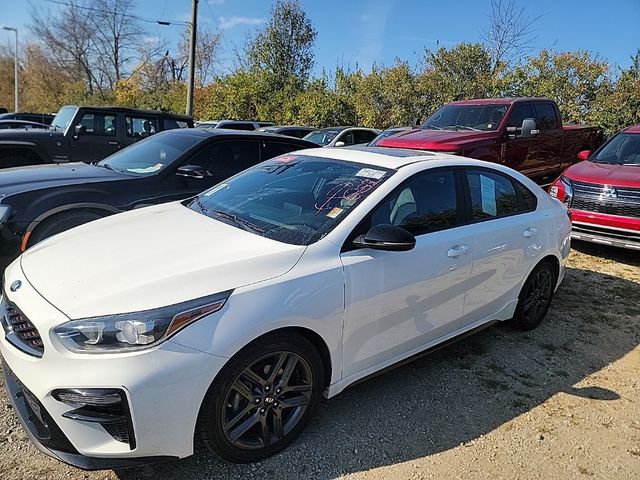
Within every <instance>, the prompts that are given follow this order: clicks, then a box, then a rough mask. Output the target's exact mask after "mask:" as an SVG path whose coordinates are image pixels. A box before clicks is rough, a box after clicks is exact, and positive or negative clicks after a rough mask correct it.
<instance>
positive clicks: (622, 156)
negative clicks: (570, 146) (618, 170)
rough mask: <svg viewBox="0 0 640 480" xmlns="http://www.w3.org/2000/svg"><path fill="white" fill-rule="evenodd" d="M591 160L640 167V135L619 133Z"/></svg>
mask: <svg viewBox="0 0 640 480" xmlns="http://www.w3.org/2000/svg"><path fill="white" fill-rule="evenodd" d="M589 160H591V161H592V162H596V163H611V164H614V165H640V134H637V133H619V134H618V135H616V136H615V137H613V138H612V139H611V140H610V141H609V143H607V144H605V146H604V147H602V150H600V151H599V152H597V153H596V155H595V156H594V157H591V158H590V159H589Z"/></svg>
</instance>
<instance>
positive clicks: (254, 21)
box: [220, 17, 265, 30]
mask: <svg viewBox="0 0 640 480" xmlns="http://www.w3.org/2000/svg"><path fill="white" fill-rule="evenodd" d="M264 20H265V19H264V18H255V17H229V18H227V17H220V28H221V29H223V30H228V29H230V28H233V27H237V26H238V25H260V24H261V23H262V22H264Z"/></svg>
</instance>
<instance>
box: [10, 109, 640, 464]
mask: <svg viewBox="0 0 640 480" xmlns="http://www.w3.org/2000/svg"><path fill="white" fill-rule="evenodd" d="M522 105H524V106H526V109H525V111H524V112H520V110H518V109H519V107H521V106H522ZM448 107H452V108H453V109H448ZM448 107H444V108H447V110H446V111H445V110H443V111H442V112H440V113H438V112H436V114H435V115H434V116H433V117H431V118H430V119H428V120H427V122H426V123H425V124H424V125H423V126H422V127H421V128H420V129H412V128H411V129H404V128H402V129H400V130H398V131H391V132H387V133H388V134H389V135H387V136H386V137H383V138H376V136H378V135H381V134H382V135H383V134H384V133H385V132H380V131H376V130H371V129H363V128H358V127H335V128H328V129H321V130H313V131H312V132H310V133H309V134H307V135H306V137H305V138H306V140H305V139H299V138H294V137H293V136H286V135H282V134H278V133H267V132H262V131H238V129H236V131H233V129H229V128H222V127H220V128H218V127H217V126H216V128H210V127H206V128H205V127H202V128H185V129H179V128H175V129H167V128H162V127H161V124H162V122H161V120H162V121H166V120H165V119H162V118H161V117H158V118H156V117H153V116H152V113H153V112H148V117H145V118H147V120H150V119H151V120H156V122H157V123H155V124H154V125H155V126H156V130H155V131H153V132H151V131H148V130H147V128H145V126H144V125H145V124H144V120H143V119H142V117H138V116H135V117H134V116H132V115H133V114H134V112H132V111H122V112H120V111H117V110H113V109H112V110H110V111H112V112H113V115H114V122H113V123H111V124H110V127H109V128H115V129H116V131H118V130H117V129H120V130H119V131H120V132H122V131H123V129H127V127H131V129H132V131H139V132H140V133H142V132H147V131H148V133H149V135H144V136H143V135H139V136H138V137H136V140H135V141H134V142H131V144H130V145H129V146H127V147H126V148H124V149H122V150H120V151H117V152H116V153H114V154H112V155H110V156H108V157H107V158H105V159H103V160H100V161H97V162H93V163H81V162H72V163H62V164H53V165H40V166H31V167H23V168H12V169H6V170H4V171H0V239H1V240H0V248H2V250H1V251H0V261H4V262H9V261H11V260H12V259H13V258H15V257H16V256H17V255H19V254H20V257H19V258H18V259H17V260H15V261H13V262H12V263H11V264H10V265H9V266H8V268H7V269H6V271H5V275H4V280H3V285H2V296H1V298H0V324H2V328H3V330H4V335H3V336H2V335H0V353H1V354H2V357H3V359H4V365H5V383H6V385H7V388H8V390H9V393H10V399H11V401H12V404H13V406H14V410H15V412H16V414H17V415H18V417H19V418H20V420H21V422H22V423H23V426H24V427H25V430H26V431H27V433H28V435H29V436H30V438H31V439H32V440H33V441H34V442H35V443H36V444H37V445H38V446H39V447H40V449H41V450H42V451H44V452H46V453H48V454H50V455H52V456H54V457H55V458H58V459H60V460H62V461H64V462H67V463H69V464H72V465H75V466H79V467H81V468H87V469H102V468H116V467H127V466H133V465H137V464H142V463H152V462H160V461H166V460H170V459H176V458H183V457H186V456H189V455H191V454H192V453H193V451H194V445H195V443H196V442H200V443H202V444H203V445H204V446H206V447H207V448H208V449H209V450H211V451H212V452H213V453H214V454H216V455H218V456H219V457H221V458H224V459H226V460H229V461H232V462H255V461H258V460H260V459H263V458H266V457H268V456H270V455H273V454H274V453H276V452H278V451H279V450H281V449H282V448H284V447H285V446H286V445H287V444H288V443H290V442H291V441H292V440H293V439H294V438H295V437H296V436H298V435H299V434H300V432H301V431H302V429H303V428H304V426H305V424H306V422H307V421H308V420H309V418H310V417H311V416H312V415H313V412H314V411H315V410H316V409H317V408H318V406H319V405H320V401H319V400H320V397H321V396H322V395H324V396H326V397H333V396H334V395H337V394H338V393H340V392H341V391H342V390H344V389H345V388H346V387H348V386H349V385H351V384H353V383H355V382H358V381H362V380H363V379H365V378H368V377H369V376H371V375H374V374H376V373H378V372H381V371H384V370H386V369H388V368H389V367H391V366H393V365H397V364H399V363H403V362H406V361H408V360H409V359H411V358H414V357H415V356H417V355H422V354H424V353H427V352H429V351H431V350H433V349H435V348H437V347H439V346H442V344H444V343H446V342H450V341H453V340H455V339H457V338H460V337H461V336H463V335H468V334H470V333H472V332H475V331H477V330H479V329H482V328H486V327H487V326H489V325H491V324H493V323H494V322H496V321H511V322H512V323H513V324H514V325H515V326H517V327H519V328H521V329H525V330H529V329H533V328H535V327H536V326H538V325H539V324H540V323H541V321H542V320H543V318H544V317H545V315H546V313H547V311H548V309H549V306H550V304H551V301H552V299H553V295H554V292H555V290H556V288H557V287H558V286H559V284H560V282H561V281H562V279H563V276H564V271H565V264H566V258H567V256H568V254H569V251H570V244H571V237H572V235H573V236H574V237H576V235H579V234H580V232H579V230H578V228H577V226H578V219H579V218H582V217H580V215H581V214H577V213H576V212H577V210H575V209H574V207H580V208H581V207H582V206H583V204H580V203H578V202H579V201H583V202H592V204H593V205H596V207H594V208H609V203H611V204H612V205H613V204H614V203H615V208H616V209H617V210H615V211H613V210H612V211H607V212H599V213H598V215H612V216H615V217H621V216H625V215H627V213H629V212H631V213H633V214H634V215H635V213H634V212H635V210H634V211H632V210H627V208H631V207H628V205H627V204H633V202H636V203H635V205H636V207H637V205H638V204H639V203H640V195H637V193H638V192H640V189H637V188H636V187H635V186H634V185H635V184H633V185H632V183H633V181H632V180H628V182H629V183H628V184H627V183H624V182H625V181H627V180H624V178H627V179H629V178H632V177H633V176H634V173H630V172H631V170H626V172H627V173H626V174H624V173H621V172H623V170H622V169H632V168H638V167H637V164H638V163H640V159H639V158H638V156H639V154H640V148H639V147H640V142H638V141H637V140H638V139H640V127H639V128H638V129H637V130H636V129H629V130H628V131H625V132H622V133H621V134H620V136H618V137H614V138H613V139H611V140H610V141H609V142H608V143H607V144H605V145H604V146H602V147H600V148H598V146H599V144H598V135H601V132H599V131H598V129H595V128H591V127H584V128H577V127H571V128H568V127H562V126H561V125H560V124H559V119H558V117H557V107H555V104H553V103H552V102H550V101H549V100H545V99H520V100H514V99H509V100H504V101H498V100H492V101H486V102H481V101H473V102H467V103H455V104H452V105H451V106H448ZM550 107H552V108H550ZM65 108H66V107H65ZM83 108H85V107H83ZM86 108H88V107H86ZM551 110H553V113H554V115H556V117H554V118H555V120H553V119H552V117H551V115H552V114H551ZM61 112H62V110H61ZM92 112H93V114H94V116H95V115H97V114H98V113H99V112H98V111H96V110H92ZM156 113H161V112H156ZM538 114H540V115H539V116H536V115H538ZM68 115H69V116H70V117H72V118H70V119H69V120H68V123H66V125H65V129H64V130H65V131H66V130H68V129H69V128H71V127H72V126H73V128H72V130H73V131H74V132H77V134H78V137H79V138H81V137H82V135H83V134H86V133H87V132H83V131H82V126H83V124H82V122H81V121H80V123H77V122H78V118H83V117H81V116H80V117H79V116H78V115H83V112H80V111H79V107H73V110H72V111H70V112H68ZM119 115H122V117H121V116H119ZM127 115H129V117H130V118H139V119H140V120H141V122H139V123H135V122H132V121H129V122H128V123H127V120H126V118H127ZM136 115H138V113H136ZM517 115H520V116H521V117H522V118H521V119H520V120H517V121H515V123H516V126H511V123H513V117H514V116H517ZM527 115H533V116H527ZM59 116H60V112H59V113H58V115H57V116H56V119H54V122H53V123H54V128H55V124H56V122H57V120H58V117H59ZM518 118H520V117H518ZM554 121H555V122H556V123H555V124H554V123H553V122H554ZM510 122H511V123H510ZM545 122H546V123H545ZM136 125H139V127H136ZM94 127H95V124H94ZM547 127H548V128H547ZM260 128H271V129H273V130H275V129H278V128H285V127H277V126H271V127H260ZM286 128H290V127H286ZM161 129H162V130H166V131H159V130H161ZM106 130H107V129H106V128H105V131H106ZM240 130H242V129H240ZM254 130H256V129H254ZM127 131H128V130H127ZM545 131H546V133H543V132H545ZM156 132H158V133H156ZM44 133H50V134H52V133H55V130H53V131H48V132H44ZM151 133H153V135H151ZM279 133H281V132H279ZM432 134H433V135H440V137H438V138H439V139H440V142H438V141H437V138H435V139H434V138H431V137H429V135H432ZM428 138H431V140H428ZM445 139H446V140H445ZM545 139H546V140H545ZM75 140H77V139H75ZM361 140H362V142H360V141H361ZM432 140H433V141H432ZM520 141H528V142H529V143H528V144H520V143H518V142H520ZM356 142H357V143H371V144H372V145H370V146H361V145H357V144H356ZM429 142H432V143H429ZM582 142H585V143H584V144H583V143H582ZM589 142H592V143H589ZM387 143H389V144H395V145H394V146H393V147H390V146H389V145H387ZM321 144H325V145H326V146H323V147H320V145H321ZM72 145H73V143H72ZM438 145H440V147H441V148H442V149H443V151H439V152H438V151H426V150H437V149H438V148H436V147H437V146H438ZM443 145H444V147H442V146H443ZM527 145H528V146H527ZM576 145H581V147H580V148H582V146H585V147H586V148H593V151H594V153H593V154H591V153H586V152H584V151H583V153H580V156H581V157H583V158H587V157H588V159H589V162H582V163H579V164H577V165H574V166H573V167H570V168H569V169H568V170H566V172H565V173H564V174H563V175H562V176H561V177H560V178H559V179H558V180H557V181H556V182H555V183H554V184H553V185H552V186H551V190H550V193H551V195H548V194H547V193H545V191H544V190H542V189H541V188H540V187H539V186H538V185H537V184H536V183H535V182H534V180H533V179H535V180H537V181H538V182H539V183H544V182H545V178H546V177H547V175H551V172H553V171H556V169H557V170H558V172H559V171H560V169H561V168H562V167H563V165H564V164H565V163H567V164H569V163H573V162H574V160H575V159H574V158H570V155H574V152H573V150H574V147H575V146H576ZM591 145H593V147H591ZM340 147H343V148H340ZM344 147H346V148H344ZM431 147H433V148H431ZM453 147H455V148H457V149H458V150H452V148H453ZM519 149H520V150H522V149H528V150H527V153H526V155H525V156H524V157H523V158H524V160H522V161H520V162H518V161H511V160H509V158H510V157H508V154H509V153H510V152H517V151H519ZM461 152H464V153H466V152H469V154H473V155H474V156H480V155H486V156H487V158H488V159H491V160H493V161H491V162H487V161H483V160H482V159H473V158H467V157H465V156H461V155H459V154H460V153H461ZM483 152H484V153H483ZM495 152H499V155H498V156H497V157H492V155H493V154H494V153H495ZM451 153H455V154H458V155H451ZM575 153H577V152H575ZM536 156H538V157H537V158H538V160H536ZM574 157H575V155H574ZM1 158H2V150H0V160H1ZM536 162H537V163H536ZM590 164H593V165H590ZM584 165H586V166H584ZM510 166H518V167H519V168H520V169H521V170H522V172H518V171H516V170H514V169H513V168H510ZM587 167H594V168H601V170H598V172H599V173H598V175H604V176H605V177H606V180H604V181H605V182H608V183H604V184H602V185H599V187H600V190H598V191H597V192H596V191H595V190H593V191H588V192H587V194H585V195H582V196H580V195H578V193H577V192H578V191H579V190H580V188H582V187H581V185H582V184H581V183H580V182H582V183H585V184H586V183H589V182H595V181H596V180H595V177H593V178H590V179H587V178H586V177H585V175H587V174H586V173H584V171H583V170H581V169H585V168H587ZM525 173H526V175H525ZM581 175H582V176H581ZM624 175H628V177H625V176H624ZM529 177H531V178H529ZM598 178H601V177H598ZM635 179H636V180H635V181H637V175H636V176H635ZM598 181H600V180H598ZM621 182H622V183H621ZM611 185H616V186H615V187H613V190H612V187H611ZM625 185H626V186H625ZM622 187H624V188H622ZM634 189H635V190H634ZM629 191H631V193H629ZM594 195H596V196H595V197H594ZM618 195H620V198H618ZM553 197H556V198H553ZM612 199H613V200H612ZM558 200H559V201H558ZM614 200H615V201H614ZM623 204H624V205H623ZM589 205H591V204H589ZM603 205H604V206H603ZM141 207H146V208H141ZM567 207H571V209H572V210H573V213H572V211H570V210H569V209H568V208H567ZM611 208H613V207H611ZM584 212H585V215H586V217H589V215H591V214H590V213H589V212H592V213H593V210H589V208H584ZM114 214H117V215H114ZM572 214H573V219H574V221H576V223H575V224H574V229H573V232H572V225H571V219H570V217H571V215H572ZM636 216H637V215H636ZM100 217H105V218H100ZM589 218H592V217H589ZM598 218H599V217H598ZM617 221H624V220H619V219H618V220H617ZM621 225H622V224H616V225H615V226H614V227H613V230H615V231H620V229H621V228H622V227H621ZM72 227H75V228H72ZM633 228H635V229H636V231H637V228H638V227H637V224H636V226H635V227H634V226H632V227H631V229H633ZM176 405H179V406H180V408H179V409H176ZM168 432H170V434H169V433H168Z"/></svg>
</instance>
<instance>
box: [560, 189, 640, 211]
mask: <svg viewBox="0 0 640 480" xmlns="http://www.w3.org/2000/svg"><path fill="white" fill-rule="evenodd" d="M571 184H572V187H573V201H572V202H571V208H575V209H576V210H584V211H587V212H594V213H604V214H608V215H618V216H623V217H635V218H640V188H628V187H617V186H609V185H603V184H597V183H583V182H575V181H572V182H571ZM612 190H614V191H612Z"/></svg>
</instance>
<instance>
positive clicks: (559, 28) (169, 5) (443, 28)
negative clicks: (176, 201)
mask: <svg viewBox="0 0 640 480" xmlns="http://www.w3.org/2000/svg"><path fill="white" fill-rule="evenodd" d="M518 3H520V4H521V5H523V6H525V7H526V11H527V14H528V15H529V16H530V17H532V18H533V17H537V16H540V18H539V19H538V20H537V21H536V23H535V24H534V33H535V34H536V35H537V37H538V38H537V40H536V41H535V42H534V45H533V47H534V48H535V50H536V51H537V50H539V49H541V48H552V49H555V50H559V51H571V50H578V49H583V50H588V51H590V52H592V53H593V54H595V55H597V56H599V57H600V58H602V59H604V60H607V61H609V62H610V63H612V64H615V65H618V66H622V67H628V66H629V64H630V57H631V55H632V54H634V53H635V51H636V50H637V49H638V48H639V47H640V26H639V25H640V0H614V1H608V2H607V1H601V0H535V1H523V0H518ZM135 4H136V10H135V13H136V14H137V15H140V16H143V17H146V18H151V19H159V20H168V21H171V20H181V21H186V20H189V19H190V10H191V1H190V0H138V1H137V2H135ZM301 4H302V7H303V9H304V10H305V11H306V12H307V14H308V15H309V17H310V18H311V20H312V22H313V24H314V26H315V27H316V29H317V31H318V38H317V43H316V69H315V71H316V73H317V72H320V71H321V70H322V68H325V69H327V70H329V71H331V70H334V69H335V67H336V66H337V65H343V66H345V67H351V68H354V67H355V66H356V65H358V66H360V67H362V68H364V69H365V70H367V69H369V68H370V66H371V64H372V63H373V62H376V63H378V64H382V65H389V64H391V63H392V62H393V60H394V58H396V57H400V58H402V59H406V60H409V61H410V62H411V63H412V64H416V63H418V62H419V61H420V60H421V59H422V57H423V54H424V49H425V48H430V49H434V48H436V47H437V43H436V42H439V44H440V45H442V46H445V47H450V46H452V45H454V44H456V43H458V42H476V41H480V33H481V31H482V29H483V28H484V27H485V26H486V25H487V22H488V20H487V15H488V13H489V10H490V1H489V0H457V1H451V0H449V1H447V0H439V1H436V0H422V1H420V0H341V1H337V0H301ZM30 5H31V7H30ZM271 5H272V2H271V1H269V0H200V10H199V24H200V26H201V27H203V28H207V29H218V30H219V31H220V32H221V33H222V35H223V40H222V50H221V52H220V56H221V61H220V67H219V73H223V72H224V71H228V70H229V69H230V68H231V67H232V65H233V58H234V54H233V52H234V45H238V46H241V45H242V44H243V43H244V39H245V38H246V36H247V35H248V34H251V33H252V32H254V31H255V28H256V26H260V25H262V24H263V22H264V21H265V19H266V18H267V17H268V15H269V10H270V7H271ZM31 8H35V9H43V10H44V11H47V10H48V11H51V12H54V11H56V10H57V9H58V8H60V7H59V6H56V5H55V4H52V3H48V2H47V1H46V0H29V1H27V0H0V11H2V17H1V19H0V23H3V24H6V25H10V26H17V27H18V28H19V29H20V35H21V40H25V39H28V38H29V35H30V33H29V31H28V25H29V23H30V11H31ZM145 26H146V27H147V28H148V31H147V32H146V33H147V37H148V39H149V41H152V40H153V39H154V37H156V36H159V37H163V38H165V39H166V40H168V41H169V42H171V43H174V42H176V41H177V35H178V34H179V30H180V27H175V26H168V27H160V26H156V25H152V24H145ZM11 35H12V33H11V32H4V31H2V30H0V44H7V43H8V42H9V41H11V40H12V39H13V37H12V36H11Z"/></svg>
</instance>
